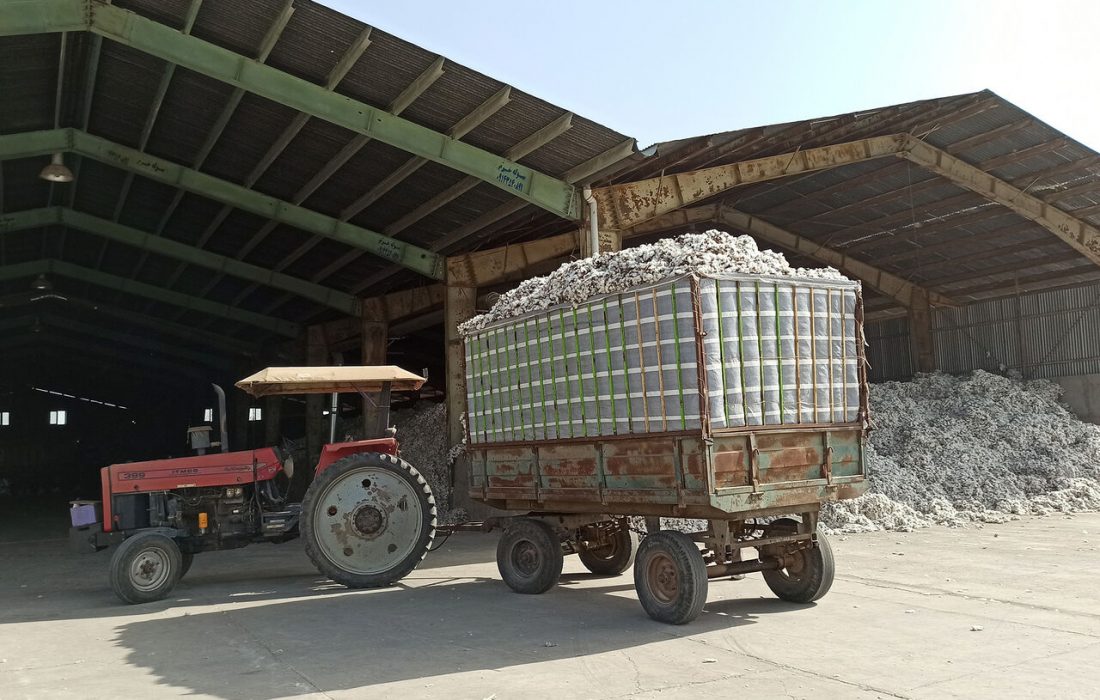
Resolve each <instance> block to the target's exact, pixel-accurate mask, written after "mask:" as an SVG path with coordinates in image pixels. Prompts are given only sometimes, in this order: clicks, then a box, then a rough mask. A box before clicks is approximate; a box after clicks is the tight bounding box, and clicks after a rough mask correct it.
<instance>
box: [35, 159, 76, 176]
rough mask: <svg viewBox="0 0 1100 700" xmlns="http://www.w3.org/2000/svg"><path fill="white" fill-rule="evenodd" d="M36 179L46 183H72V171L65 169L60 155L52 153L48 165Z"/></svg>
mask: <svg viewBox="0 0 1100 700" xmlns="http://www.w3.org/2000/svg"><path fill="white" fill-rule="evenodd" d="M38 177H40V178H42V179H43V180H46V181H48V182H72V181H73V171H72V170H69V169H68V168H67V167H65V162H64V161H63V160H62V159H61V154H60V153H54V154H53V156H52V157H51V158H50V164H49V165H47V166H46V167H44V168H42V172H40V173H38Z"/></svg>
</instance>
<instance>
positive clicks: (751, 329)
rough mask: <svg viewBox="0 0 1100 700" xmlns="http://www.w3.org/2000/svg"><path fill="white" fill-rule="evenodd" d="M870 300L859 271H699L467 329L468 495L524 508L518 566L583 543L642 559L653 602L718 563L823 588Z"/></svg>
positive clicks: (700, 592) (608, 565)
mask: <svg viewBox="0 0 1100 700" xmlns="http://www.w3.org/2000/svg"><path fill="white" fill-rule="evenodd" d="M862 315H863V307H862V296H861V293H860V288H859V283H858V282H850V281H837V280H818V279H798V278H790V277H782V278H763V277H751V276H743V275H741V276H739V275H730V276H722V277H700V276H695V275H685V276H682V277H679V278H675V279H670V280H664V281H662V282H660V283H657V284H654V285H650V286H647V287H644V288H636V289H631V290H627V291H625V292H621V293H616V294H610V295H605V296H602V297H598V298H594V299H592V300H590V301H589V302H587V303H586V304H584V305H581V306H580V307H553V308H549V309H546V310H543V311H538V312H535V313H531V314H528V315H526V316H523V317H519V318H515V319H509V320H507V321H502V322H499V323H496V324H493V325H490V326H488V327H485V328H481V329H478V330H477V331H474V332H471V333H469V334H468V335H467V336H466V337H465V341H464V342H465V346H464V349H465V353H464V356H465V362H466V379H467V386H468V393H467V431H468V433H467V448H466V451H467V458H468V459H469V467H470V474H471V479H470V484H469V495H470V497H471V498H472V499H475V500H477V501H480V502H482V503H485V504H487V505H490V506H493V507H495V508H500V509H505V510H508V511H512V512H517V511H518V512H519V513H521V515H516V516H509V517H507V518H505V519H504V521H503V525H504V534H503V536H502V538H501V540H500V544H499V547H498V549H497V565H498V568H499V570H500V573H501V576H502V578H503V579H504V581H505V583H507V584H508V586H509V587H511V588H512V589H513V590H514V591H516V592H519V593H543V592H545V591H547V590H549V589H550V588H551V587H553V586H554V584H555V583H556V582H557V580H558V577H559V576H560V574H561V570H562V565H563V556H564V555H565V554H570V553H577V554H578V555H579V556H580V560H581V562H582V563H583V564H584V565H585V566H586V567H587V568H588V569H589V570H590V571H592V572H594V573H598V574H605V575H615V574H619V573H622V572H623V571H625V570H626V569H628V568H629V567H630V566H631V563H632V562H633V569H634V584H635V587H636V590H637V593H638V597H639V600H640V602H641V604H642V606H643V608H644V609H645V611H646V612H647V613H648V614H649V615H650V617H652V618H654V619H656V620H659V621H662V622H667V623H672V624H683V623H686V622H689V621H691V620H692V619H694V618H695V617H696V616H698V615H699V613H700V612H701V610H702V608H703V605H704V603H705V602H706V597H707V589H708V581H709V580H711V579H716V578H730V577H741V576H743V575H744V574H748V573H753V572H761V573H762V574H763V576H764V579H765V581H766V582H767V584H768V586H769V587H770V588H771V590H772V591H773V592H774V593H775V594H776V595H777V596H779V597H780V598H782V599H784V600H788V601H792V602H797V603H810V602H813V601H815V600H817V599H819V598H821V597H822V596H823V595H825V593H826V592H827V591H828V590H829V587H830V585H831V584H832V580H833V574H834V567H835V564H834V559H833V554H832V550H831V549H830V547H829V543H828V540H827V539H826V537H825V535H824V534H823V533H821V532H819V531H818V528H817V523H818V515H819V512H820V508H821V504H822V503H825V502H828V501H835V500H839V499H846V498H853V497H856V496H858V495H860V494H861V493H863V492H864V490H865V489H866V482H865V480H864V446H865V441H866V432H867V428H868V406H867V380H866V367H865V361H864V353H863V348H864V342H863V332H862ZM661 517H667V518H680V519H697V520H700V521H705V526H703V525H700V527H699V528H698V529H697V530H696V531H694V532H690V533H685V532H681V531H679V530H676V529H661V526H660V522H661V521H660V519H661ZM641 523H644V524H645V527H644V529H643V528H640V527H638V524H641ZM643 533H644V538H643V539H641V540H640V543H639V534H643ZM748 551H751V552H752V554H751V556H745V554H746V553H747V552H748Z"/></svg>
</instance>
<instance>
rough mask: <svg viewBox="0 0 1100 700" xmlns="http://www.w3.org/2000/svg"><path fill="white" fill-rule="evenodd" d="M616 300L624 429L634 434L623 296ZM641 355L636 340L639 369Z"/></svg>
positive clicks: (639, 342) (639, 343)
mask: <svg viewBox="0 0 1100 700" xmlns="http://www.w3.org/2000/svg"><path fill="white" fill-rule="evenodd" d="M617 299H618V302H619V347H620V348H622V351H623V375H624V379H625V380H626V393H625V396H626V421H627V424H626V427H627V432H631V433H632V432H634V408H633V407H632V406H631V405H630V404H631V400H630V370H629V369H627V368H628V367H629V366H630V365H629V364H628V362H627V359H626V322H625V321H624V320H623V316H625V315H626V313H625V312H624V311H623V295H622V294H620V295H618V297H617ZM641 354H642V339H641V338H638V356H639V362H638V365H639V367H640V366H641ZM609 362H610V360H609Z"/></svg>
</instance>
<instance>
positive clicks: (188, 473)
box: [172, 467, 199, 476]
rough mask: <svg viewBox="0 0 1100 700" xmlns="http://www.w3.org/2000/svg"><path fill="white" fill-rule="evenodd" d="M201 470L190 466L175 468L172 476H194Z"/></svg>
mask: <svg viewBox="0 0 1100 700" xmlns="http://www.w3.org/2000/svg"><path fill="white" fill-rule="evenodd" d="M198 473H199V470H198V469H197V468H196V467H190V468H188V469H173V470H172V476H193V475H195V474H198Z"/></svg>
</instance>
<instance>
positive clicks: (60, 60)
mask: <svg viewBox="0 0 1100 700" xmlns="http://www.w3.org/2000/svg"><path fill="white" fill-rule="evenodd" d="M68 38H69V35H68V32H61V51H60V54H59V55H58V57H57V94H56V95H55V96H54V103H53V128H54V130H57V129H60V128H61V89H62V88H63V87H64V86H65V44H66V43H67V41H68ZM38 177H40V178H42V179H43V180H45V181H47V182H72V181H73V171H72V170H69V169H68V168H66V167H65V161H64V160H62V158H61V154H60V153H54V154H53V156H51V157H50V164H49V165H47V166H46V167H44V168H42V172H40V173H38Z"/></svg>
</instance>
